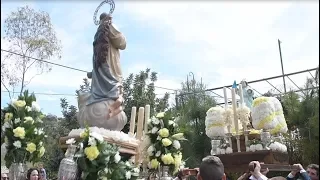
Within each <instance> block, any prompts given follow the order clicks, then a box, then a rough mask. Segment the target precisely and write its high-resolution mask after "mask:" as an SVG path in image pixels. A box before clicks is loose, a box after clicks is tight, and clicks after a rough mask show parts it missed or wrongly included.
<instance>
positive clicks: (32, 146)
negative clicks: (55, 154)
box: [1, 91, 46, 167]
mask: <svg viewBox="0 0 320 180" xmlns="http://www.w3.org/2000/svg"><path fill="white" fill-rule="evenodd" d="M3 112H4V114H5V115H4V117H3V118H4V119H3V121H4V124H3V126H2V131H3V132H4V136H2V137H1V138H4V139H3V141H4V143H5V146H6V150H7V152H6V155H5V161H6V166H7V167H10V166H11V164H12V163H22V164H25V163H26V162H32V163H35V162H37V161H39V160H40V158H41V157H42V156H43V155H44V153H45V148H44V147H43V139H44V138H45V137H46V135H45V133H44V131H43V129H42V120H41V119H42V118H43V117H44V115H43V114H42V113H41V111H40V107H39V105H38V104H37V102H36V97H35V95H34V94H33V93H32V94H31V95H29V93H28V91H25V92H24V93H23V95H21V96H19V98H18V100H12V101H11V103H10V104H8V107H6V108H4V110H3Z"/></svg>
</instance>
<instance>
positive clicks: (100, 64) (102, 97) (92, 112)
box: [78, 13, 127, 131]
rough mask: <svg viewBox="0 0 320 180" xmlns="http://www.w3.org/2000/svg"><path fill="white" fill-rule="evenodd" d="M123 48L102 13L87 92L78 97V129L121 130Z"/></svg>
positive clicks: (108, 17)
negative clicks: (89, 85)
mask: <svg viewBox="0 0 320 180" xmlns="http://www.w3.org/2000/svg"><path fill="white" fill-rule="evenodd" d="M125 48H126V38H125V37H124V35H123V34H122V33H121V32H120V31H119V30H117V28H116V27H115V25H114V24H113V23H112V17H111V15H109V14H106V13H102V14H101V15H100V22H99V26H98V29H97V32H96V34H95V36H94V41H93V58H92V62H93V70H92V72H90V73H88V74H87V76H88V78H91V79H92V81H91V91H90V92H81V93H80V94H79V99H78V106H79V113H78V121H79V123H80V126H82V127H84V125H85V124H87V125H89V126H90V127H94V126H96V127H99V128H105V129H109V130H118V131H120V130H122V129H123V127H124V125H125V124H126V122H127V117H126V115H125V113H124V112H123V107H122V103H123V98H122V95H123V91H122V78H123V77H122V71H121V66H120V50H124V49H125Z"/></svg>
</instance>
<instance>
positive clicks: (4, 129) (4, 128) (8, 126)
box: [2, 122, 11, 131]
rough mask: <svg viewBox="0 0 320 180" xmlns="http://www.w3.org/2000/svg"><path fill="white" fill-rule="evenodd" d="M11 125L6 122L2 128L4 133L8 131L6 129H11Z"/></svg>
mask: <svg viewBox="0 0 320 180" xmlns="http://www.w3.org/2000/svg"><path fill="white" fill-rule="evenodd" d="M10 127H11V126H10V124H9V123H8V122H5V123H4V124H3V126H2V131H6V129H8V128H10Z"/></svg>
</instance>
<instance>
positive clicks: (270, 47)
mask: <svg viewBox="0 0 320 180" xmlns="http://www.w3.org/2000/svg"><path fill="white" fill-rule="evenodd" d="M317 4H319V2H275V1H271V2H252V1H246V2H244V1H241V2H234V1H228V2H222V1H219V2H197V3H195V2H172V3H171V2H170V3H169V2H148V3H146V2H141V3H139V2H135V3H126V4H124V7H125V10H126V11H128V12H129V13H131V14H133V15H134V17H135V18H136V19H137V20H139V21H140V22H141V23H142V24H152V25H154V27H155V28H162V29H165V32H166V33H167V34H168V36H170V37H173V38H174V39H175V41H176V42H175V44H174V45H172V46H171V47H172V48H173V47H174V46H176V47H177V49H183V47H185V46H186V45H187V44H194V46H193V51H194V52H193V56H192V57H193V59H196V60H195V61H193V62H188V63H190V66H191V67H192V71H193V72H195V74H196V75H197V77H199V76H200V77H203V81H204V83H206V84H208V85H209V87H218V86H223V85H229V84H232V82H233V80H237V81H240V80H241V79H243V78H246V79H248V80H256V79H260V78H266V77H271V76H276V75H280V74H281V67H280V61H279V50H278V44H277V39H278V38H280V39H281V41H282V42H283V43H282V44H281V45H282V53H283V57H284V58H283V59H284V60H283V61H284V68H285V72H286V73H291V72H295V71H300V70H304V69H310V68H314V67H316V66H317V65H318V58H319V52H318V50H315V48H312V50H310V51H309V52H301V51H299V48H300V49H301V47H302V46H310V47H312V46H318V43H319V40H317V41H314V42H311V43H310V42H306V38H307V37H308V36H314V37H316V36H317V35H316V34H318V33H319V27H318V23H315V22H318V19H319V8H318V6H317ZM294 10H299V11H297V12H304V14H303V15H304V16H301V17H302V19H301V18H300V19H298V17H299V15H295V16H294V18H295V19H292V18H290V16H288V14H289V15H294V14H292V12H293V11H294ZM290 13H291V14H290ZM289 21H290V22H291V26H290V27H284V26H282V24H283V23H286V22H289ZM300 24H301V25H300ZM163 36H165V34H163ZM306 49H307V48H305V49H304V51H306ZM179 52H181V53H189V54H190V56H191V54H192V53H190V52H184V51H179ZM195 56H197V57H195ZM302 59H303V61H302ZM175 61H179V59H178V58H177V59H175ZM184 61H185V59H183V60H180V61H179V62H180V63H181V64H185V62H184ZM302 62H303V63H302ZM198 79H200V78H198ZM296 79H297V80H296V81H297V83H298V84H299V85H303V83H304V80H305V74H303V75H301V78H296ZM287 81H288V80H287ZM275 83H276V84H275V85H280V84H282V81H281V79H279V81H276V82H275ZM254 85H255V86H256V87H257V89H259V88H262V89H261V90H260V91H261V92H262V93H263V92H265V91H266V89H268V88H269V89H270V88H272V87H270V86H269V85H268V84H267V85H266V86H264V85H263V83H262V84H261V85H259V84H254Z"/></svg>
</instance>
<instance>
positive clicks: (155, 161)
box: [150, 159, 159, 169]
mask: <svg viewBox="0 0 320 180" xmlns="http://www.w3.org/2000/svg"><path fill="white" fill-rule="evenodd" d="M150 164H151V169H157V168H158V166H159V162H158V160H157V159H152V160H151V162H150Z"/></svg>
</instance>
